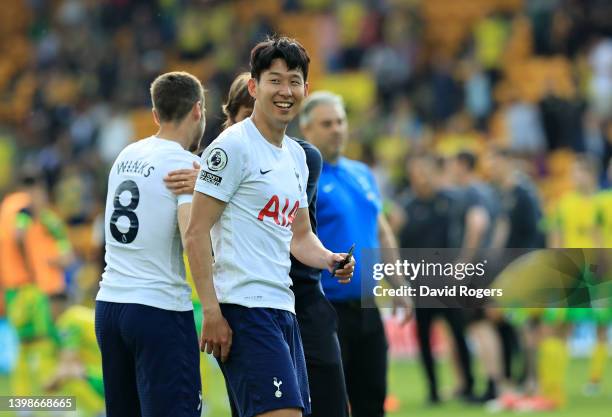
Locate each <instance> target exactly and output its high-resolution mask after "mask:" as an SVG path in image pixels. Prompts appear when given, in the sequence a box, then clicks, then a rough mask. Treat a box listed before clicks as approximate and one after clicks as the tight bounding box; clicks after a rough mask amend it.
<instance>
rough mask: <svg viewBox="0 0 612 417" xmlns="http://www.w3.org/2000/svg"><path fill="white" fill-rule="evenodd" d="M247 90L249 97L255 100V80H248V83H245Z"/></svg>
mask: <svg viewBox="0 0 612 417" xmlns="http://www.w3.org/2000/svg"><path fill="white" fill-rule="evenodd" d="M247 89H248V90H249V94H250V95H251V97H253V98H254V99H257V80H256V79H255V78H249V81H247Z"/></svg>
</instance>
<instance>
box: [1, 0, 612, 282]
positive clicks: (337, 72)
mask: <svg viewBox="0 0 612 417" xmlns="http://www.w3.org/2000/svg"><path fill="white" fill-rule="evenodd" d="M270 33H281V34H287V35H289V36H293V37H295V38H297V39H299V40H300V41H301V42H302V43H303V44H304V45H305V46H306V48H307V49H308V50H309V51H310V54H311V58H312V69H311V77H310V80H309V81H310V84H311V91H315V90H317V89H328V90H332V91H334V92H336V93H338V94H340V95H342V96H343V97H344V99H345V101H346V105H347V109H348V117H349V120H350V122H351V123H350V126H351V144H350V148H349V151H348V155H349V156H351V157H354V158H357V159H361V160H364V161H366V162H367V163H368V164H369V165H370V166H372V168H373V169H374V170H375V173H376V174H377V177H378V180H379V182H380V186H381V189H382V191H383V195H384V197H385V198H386V199H387V201H389V202H392V201H393V200H394V199H396V198H397V196H398V195H401V194H402V192H403V191H405V189H406V187H407V186H408V185H409V184H408V180H407V175H406V170H405V160H406V156H407V155H408V154H410V153H414V152H415V151H423V150H429V151H433V152H435V153H436V154H437V155H438V156H442V157H450V156H452V155H455V154H457V153H458V152H459V151H466V150H467V151H470V152H472V153H474V154H475V155H477V156H478V155H482V154H483V153H484V152H486V150H487V149H489V148H491V147H495V148H501V149H507V150H509V151H510V152H512V154H513V155H514V156H515V157H518V158H519V160H520V161H521V165H520V166H521V167H522V169H523V170H524V171H525V173H527V174H529V175H530V176H531V177H532V179H533V181H534V182H535V184H536V185H537V187H538V190H539V195H540V197H541V200H542V202H543V205H544V208H545V209H546V210H549V209H550V208H551V207H553V206H554V204H555V201H556V200H557V199H558V197H559V196H561V195H562V194H563V192H565V191H566V190H569V189H571V187H572V177H571V169H570V164H571V163H572V161H574V159H575V158H576V155H577V154H588V155H589V157H590V159H589V160H590V161H593V164H594V166H595V165H596V166H595V168H596V170H597V175H598V176H599V183H600V185H601V186H602V187H605V186H607V185H609V184H608V179H607V176H606V171H607V168H608V166H609V164H610V158H611V156H612V4H611V3H609V2H608V1H605V0H592V1H589V2H582V1H577V0H533V1H522V0H471V1H470V2H456V1H454V0H428V1H417V0H361V1H342V0H284V1H276V0H255V1H251V0H236V1H218V0H202V1H189V0H156V1H149V0H105V1H96V0H55V1H41V0H20V1H16V2H13V4H12V5H11V7H3V8H1V9H0V47H1V49H2V51H3V59H2V62H0V193H1V194H2V195H7V194H9V193H10V192H11V191H13V190H15V189H17V188H18V187H19V178H20V171H21V170H22V169H23V168H24V167H25V168H28V169H31V168H35V169H36V170H39V171H40V172H42V173H43V175H44V180H45V184H46V186H47V188H48V191H49V192H50V194H49V195H50V204H51V205H52V207H53V208H54V210H55V212H56V214H57V215H58V216H59V218H61V219H62V220H63V221H64V222H65V223H66V224H67V225H68V230H69V235H70V238H71V241H72V245H73V247H74V248H75V252H76V255H77V259H79V260H81V261H85V262H86V263H87V262H93V263H96V262H98V259H99V252H100V251H99V249H100V246H101V244H102V243H101V242H102V234H101V233H100V227H99V224H100V223H101V222H100V215H101V213H102V212H103V207H102V205H103V196H104V195H105V192H106V177H107V175H108V168H109V166H110V164H111V163H112V162H113V160H114V158H115V156H116V155H117V154H118V152H119V151H120V150H121V149H122V148H123V147H124V146H126V145H127V144H128V143H130V142H131V141H133V140H136V139H137V138H142V137H146V136H148V135H150V134H153V133H154V132H155V126H154V125H153V121H152V118H151V113H150V107H151V104H150V99H149V97H148V94H147V91H148V86H149V84H150V82H151V81H152V80H153V79H154V77H155V76H157V75H158V74H160V73H162V72H164V71H168V70H176V69H182V70H186V71H189V72H192V73H194V74H195V75H197V76H198V77H199V78H200V79H201V80H202V82H203V83H204V85H205V87H206V89H207V97H206V99H207V129H206V133H205V138H204V142H205V143H208V142H210V141H211V140H212V139H214V138H215V137H216V135H217V134H218V133H219V132H220V130H221V124H222V122H223V117H222V113H221V104H222V102H223V100H224V97H226V94H227V91H228V88H229V83H230V82H231V80H232V79H233V78H234V77H235V75H236V74H238V73H240V72H241V71H244V70H246V69H248V68H247V67H246V66H247V62H248V52H249V50H250V48H251V47H252V45H253V44H254V43H255V42H256V41H258V40H260V39H262V38H263V37H264V36H266V35H267V34H270ZM290 132H291V133H292V134H295V135H299V131H298V130H297V126H293V127H292V129H291V130H290ZM478 172H479V173H482V172H483V171H482V170H478ZM485 179H486V177H485ZM390 206H392V204H390ZM96 225H98V226H96ZM93 275H96V274H93ZM92 279H93V278H92Z"/></svg>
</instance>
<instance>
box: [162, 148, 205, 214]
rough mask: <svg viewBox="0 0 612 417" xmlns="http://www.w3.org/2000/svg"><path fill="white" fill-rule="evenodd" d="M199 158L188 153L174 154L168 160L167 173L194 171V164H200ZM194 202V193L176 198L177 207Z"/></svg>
mask: <svg viewBox="0 0 612 417" xmlns="http://www.w3.org/2000/svg"><path fill="white" fill-rule="evenodd" d="M198 160H199V158H198V157H197V156H196V155H194V154H192V153H190V152H187V151H182V152H180V153H172V154H171V155H169V156H168V159H167V160H166V168H167V172H172V171H176V170H179V169H193V162H194V161H195V162H198ZM192 200H193V193H188V194H179V195H178V196H176V202H177V206H180V205H182V204H189V203H191V201H192Z"/></svg>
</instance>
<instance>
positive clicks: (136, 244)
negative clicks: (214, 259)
mask: <svg viewBox="0 0 612 417" xmlns="http://www.w3.org/2000/svg"><path fill="white" fill-rule="evenodd" d="M197 160H198V158H197V157H196V156H195V155H192V154H191V153H189V152H187V151H186V150H184V149H183V148H182V146H181V145H179V144H178V143H177V142H174V141H170V140H165V139H160V138H157V137H155V136H152V137H149V138H147V139H143V140H140V141H138V142H135V143H133V144H131V145H129V146H127V147H126V148H125V149H124V150H123V151H121V153H120V154H119V156H118V157H117V159H116V160H115V163H114V164H113V167H112V168H111V171H110V174H109V176H108V194H107V197H106V212H105V217H104V223H105V224H104V231H105V241H106V256H105V260H106V268H105V269H104V273H103V274H102V281H101V282H100V291H99V292H98V296H97V297H96V299H97V300H100V301H109V302H116V303H135V304H144V305H148V306H151V307H157V308H162V309H165V310H173V311H188V310H191V309H192V308H193V307H192V304H191V289H190V287H189V285H188V284H187V283H186V281H185V266H184V263H183V247H182V244H181V237H180V233H179V229H178V221H177V208H178V206H179V205H181V204H185V203H191V200H192V195H191V194H185V195H180V196H178V197H177V196H175V195H174V194H172V193H171V192H170V190H168V189H167V188H166V186H165V184H164V181H163V178H164V176H166V174H167V173H168V172H170V171H173V170H177V169H191V168H193V161H197Z"/></svg>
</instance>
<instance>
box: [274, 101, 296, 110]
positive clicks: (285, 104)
mask: <svg viewBox="0 0 612 417" xmlns="http://www.w3.org/2000/svg"><path fill="white" fill-rule="evenodd" d="M274 105H275V106H276V107H278V108H279V109H283V110H288V109H290V108H291V107H293V103H292V102H290V101H275V102H274Z"/></svg>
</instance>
